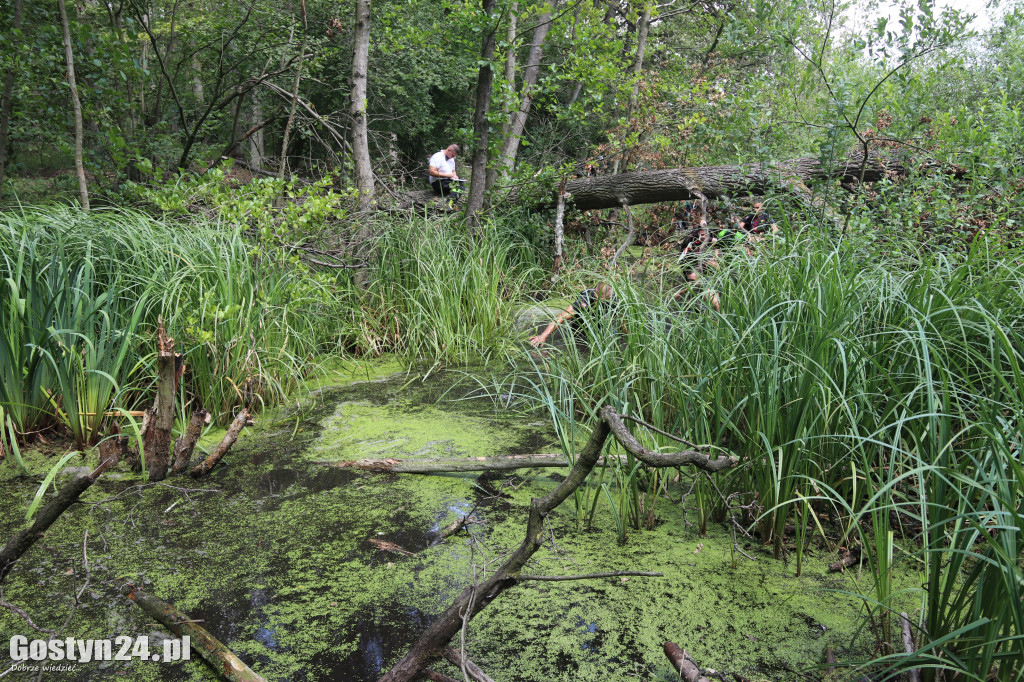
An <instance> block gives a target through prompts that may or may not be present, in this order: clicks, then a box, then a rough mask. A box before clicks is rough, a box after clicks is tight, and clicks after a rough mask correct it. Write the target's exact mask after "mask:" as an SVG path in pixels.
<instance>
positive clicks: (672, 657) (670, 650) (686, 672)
mask: <svg viewBox="0 0 1024 682" xmlns="http://www.w3.org/2000/svg"><path fill="white" fill-rule="evenodd" d="M664 648H665V656H667V657H668V660H669V662H670V663H672V667H673V668H675V669H676V672H678V673H679V674H680V675H681V676H682V678H683V679H684V680H685V681H686V682H711V680H709V679H708V678H706V677H704V676H703V675H701V674H700V666H698V665H697V662H696V661H694V660H693V658H692V657H691V656H690V654H688V653H686V650H685V649H683V648H681V647H680V646H679V645H678V644H676V643H675V642H665V645H664Z"/></svg>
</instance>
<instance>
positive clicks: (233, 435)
mask: <svg viewBox="0 0 1024 682" xmlns="http://www.w3.org/2000/svg"><path fill="white" fill-rule="evenodd" d="M250 417H251V415H250V414H249V410H247V409H244V408H243V409H242V411H241V412H239V413H238V416H236V417H235V420H234V421H233V422H231V426H229V427H228V432H227V433H226V434H224V438H223V440H221V442H220V443H219V444H218V445H217V447H215V448H214V449H213V452H211V453H210V455H209V456H208V457H207V458H206V459H204V460H203V461H202V462H200V463H199V464H197V465H195V466H194V467H192V470H191V471H189V472H188V473H189V476H191V477H192V478H200V477H202V476H205V475H206V474H208V473H210V472H211V471H213V467H215V466H217V462H219V461H221V460H222V459H223V458H224V455H226V454H228V450H230V449H231V446H232V445H234V444H235V441H236V440H238V434H240V433H241V432H242V428H243V427H244V426H245V425H246V424H248V423H249V419H250Z"/></svg>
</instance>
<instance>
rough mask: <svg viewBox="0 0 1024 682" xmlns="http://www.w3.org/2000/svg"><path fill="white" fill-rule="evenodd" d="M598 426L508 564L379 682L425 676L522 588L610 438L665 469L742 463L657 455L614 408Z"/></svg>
mask: <svg viewBox="0 0 1024 682" xmlns="http://www.w3.org/2000/svg"><path fill="white" fill-rule="evenodd" d="M598 415H599V416H598V420H597V423H596V424H595V425H594V430H593V432H592V433H591V434H590V440H589V441H588V442H587V444H586V446H585V447H584V448H583V450H582V451H581V452H580V454H579V456H578V457H577V458H576V464H575V465H574V466H573V468H572V469H571V470H570V471H569V474H568V475H567V476H566V477H565V478H564V479H562V481H561V482H560V483H559V484H558V485H557V486H556V487H555V489H554V490H552V491H551V492H550V493H548V494H547V495H545V496H544V497H542V498H536V497H535V498H533V499H532V500H531V501H530V515H529V520H528V521H527V526H526V537H525V538H524V539H523V541H522V543H521V544H520V545H519V547H518V549H516V550H515V551H514V552H513V553H512V554H511V555H510V556H509V558H508V559H507V560H506V561H505V563H504V564H503V565H502V566H500V567H498V568H497V569H495V570H494V573H492V574H491V575H490V577H489V578H487V579H486V580H484V581H483V582H481V583H476V584H473V585H470V586H468V587H466V588H465V589H464V590H463V591H462V593H461V594H460V595H459V596H458V597H457V598H456V599H455V601H454V602H452V604H451V606H449V607H448V608H447V609H446V610H445V611H444V613H442V614H441V615H439V616H438V617H437V619H435V620H434V621H433V622H432V623H431V624H430V627H428V628H427V629H426V631H424V633H423V635H422V636H421V637H420V638H419V640H418V641H417V642H416V643H415V644H414V645H413V646H412V648H411V649H409V652H408V653H407V654H406V655H405V656H404V657H403V658H402V659H401V660H400V661H398V663H396V664H395V666H394V667H393V668H391V670H389V671H388V672H387V674H385V675H384V676H383V677H381V678H380V680H379V681H378V682H411V681H412V680H414V679H415V678H416V676H417V675H419V673H420V671H421V670H423V668H424V667H425V666H426V664H427V663H428V662H429V661H430V659H431V658H434V657H435V656H437V655H439V654H441V653H442V651H443V650H444V647H445V646H447V644H448V641H449V640H450V639H451V638H452V637H453V636H454V635H455V634H456V633H457V632H459V630H461V629H462V627H463V622H464V619H465V620H469V619H471V618H473V616H475V615H476V614H477V613H479V612H480V611H482V610H483V609H484V608H485V607H486V606H487V605H488V604H490V603H491V602H492V601H494V600H495V599H496V598H497V597H498V595H500V594H501V593H502V592H504V591H505V590H507V589H508V588H510V587H512V586H513V585H515V584H516V583H518V582H519V574H520V571H521V570H522V568H523V567H524V566H525V565H526V562H527V561H529V560H530V558H531V557H532V556H533V555H534V553H535V552H536V551H537V550H538V549H539V548H540V546H541V543H542V542H543V539H544V521H545V519H546V518H547V516H548V514H550V513H551V512H552V511H554V509H555V508H556V507H558V505H560V504H561V503H562V502H564V501H565V500H566V499H567V498H568V497H569V496H570V495H572V494H573V492H574V491H575V490H576V489H577V488H579V486H581V485H582V484H583V483H584V482H585V481H586V479H587V476H589V475H590V472H591V471H593V469H594V467H595V466H596V465H597V463H598V460H599V459H600V456H601V451H602V450H603V449H604V444H605V441H606V440H607V439H608V435H609V434H614V435H615V438H616V440H618V441H619V443H620V444H621V445H622V446H623V447H624V448H625V449H626V450H627V451H628V452H630V453H632V454H633V456H635V457H637V458H638V459H640V460H641V461H643V462H645V463H649V464H651V465H652V466H659V467H675V466H681V465H683V464H692V465H694V466H696V467H697V468H699V469H701V470H703V471H707V472H718V471H722V470H724V469H728V468H732V467H734V466H736V465H737V464H738V463H739V460H738V459H737V458H736V457H722V458H719V459H716V460H712V459H711V458H710V457H709V456H708V455H705V454H702V453H697V452H693V451H684V452H680V453H674V454H662V453H656V452H652V451H650V450H647V449H646V448H644V447H642V446H641V445H640V444H639V443H638V442H637V441H636V439H635V438H633V436H632V435H631V434H630V433H629V431H628V430H627V429H626V427H625V425H624V424H623V423H622V418H621V416H619V415H618V414H616V413H615V411H614V410H613V409H612V408H610V407H603V408H601V410H600V411H599V413H598Z"/></svg>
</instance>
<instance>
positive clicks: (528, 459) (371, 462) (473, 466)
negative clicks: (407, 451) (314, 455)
mask: <svg viewBox="0 0 1024 682" xmlns="http://www.w3.org/2000/svg"><path fill="white" fill-rule="evenodd" d="M319 464H322V465H324V466H329V467H338V468H339V469H362V470H364V471H382V472H383V471H390V472H393V473H396V474H441V473H457V472H460V471H511V470H514V469H533V468H539V467H567V466H569V460H568V458H566V456H565V455H560V454H551V453H541V454H534V455H499V456H496V457H458V458H451V459H391V458H388V459H354V460H348V461H344V462H319Z"/></svg>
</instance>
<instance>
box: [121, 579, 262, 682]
mask: <svg viewBox="0 0 1024 682" xmlns="http://www.w3.org/2000/svg"><path fill="white" fill-rule="evenodd" d="M122 593H123V594H124V596H126V597H128V598H129V599H131V600H132V601H133V602H135V603H136V604H138V605H139V608H141V609H142V610H143V611H145V612H146V613H147V614H149V615H150V616H152V617H153V618H155V619H156V620H157V621H159V622H160V623H161V624H162V625H163V626H164V627H166V628H167V629H168V630H170V631H171V632H172V633H174V635H175V636H176V637H182V636H185V635H187V636H188V637H189V643H190V644H191V646H192V648H193V649H195V651H196V653H197V654H199V655H200V656H202V657H203V658H204V659H206V661H207V663H209V664H210V665H211V666H212V667H213V669H214V670H216V671H217V672H218V673H219V674H220V676H221V677H223V678H224V679H225V680H231V681H232V682H266V680H264V678H263V677H261V676H260V675H258V674H256V673H254V672H253V671H252V670H251V669H250V668H249V666H247V665H246V664H245V663H243V662H242V660H241V659H240V658H238V656H236V655H235V654H234V652H233V651H231V649H229V648H227V647H226V646H224V645H223V644H222V643H221V642H220V640H218V639H217V638H216V637H214V636H213V635H211V634H210V633H209V632H208V631H207V630H206V628H203V627H201V626H199V625H197V624H196V623H195V621H193V620H191V619H190V618H189V617H188V616H186V615H185V614H184V613H182V612H181V611H179V610H178V609H176V608H174V606H172V605H170V604H168V603H167V602H165V601H163V600H161V599H158V598H157V597H154V596H153V595H151V594H146V593H145V592H143V591H142V590H140V589H139V588H137V587H135V585H132V584H131V583H129V584H128V585H126V586H125V587H124V588H122Z"/></svg>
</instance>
